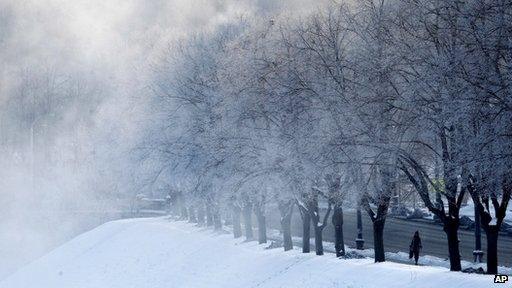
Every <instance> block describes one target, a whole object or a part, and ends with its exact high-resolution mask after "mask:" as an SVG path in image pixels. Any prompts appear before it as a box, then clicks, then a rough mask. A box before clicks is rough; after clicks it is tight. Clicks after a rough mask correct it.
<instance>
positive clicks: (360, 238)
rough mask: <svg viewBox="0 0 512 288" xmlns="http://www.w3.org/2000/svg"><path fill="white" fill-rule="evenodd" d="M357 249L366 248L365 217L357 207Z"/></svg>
mask: <svg viewBox="0 0 512 288" xmlns="http://www.w3.org/2000/svg"><path fill="white" fill-rule="evenodd" d="M356 249H358V250H363V249H364V239H363V219H362V216H361V209H360V208H357V238H356Z"/></svg>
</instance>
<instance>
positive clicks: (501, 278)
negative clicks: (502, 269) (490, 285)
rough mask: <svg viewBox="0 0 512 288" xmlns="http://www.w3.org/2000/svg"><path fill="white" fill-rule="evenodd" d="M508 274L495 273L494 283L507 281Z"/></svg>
mask: <svg viewBox="0 0 512 288" xmlns="http://www.w3.org/2000/svg"><path fill="white" fill-rule="evenodd" d="M507 281H508V275H495V276H494V283H507Z"/></svg>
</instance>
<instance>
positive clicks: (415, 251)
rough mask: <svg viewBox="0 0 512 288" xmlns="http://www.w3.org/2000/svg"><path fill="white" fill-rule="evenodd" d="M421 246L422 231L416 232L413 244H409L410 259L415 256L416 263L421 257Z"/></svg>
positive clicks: (416, 263) (415, 263)
mask: <svg viewBox="0 0 512 288" xmlns="http://www.w3.org/2000/svg"><path fill="white" fill-rule="evenodd" d="M421 248H423V247H422V246H421V238H420V232H418V231H416V232H414V236H413V237H412V241H411V245H410V246H409V259H411V258H412V257H414V265H418V259H419V258H420V250H421Z"/></svg>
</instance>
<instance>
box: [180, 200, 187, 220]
mask: <svg viewBox="0 0 512 288" xmlns="http://www.w3.org/2000/svg"><path fill="white" fill-rule="evenodd" d="M180 207H181V220H187V218H188V213H187V207H186V206H185V205H184V204H183V202H182V204H181V205H180Z"/></svg>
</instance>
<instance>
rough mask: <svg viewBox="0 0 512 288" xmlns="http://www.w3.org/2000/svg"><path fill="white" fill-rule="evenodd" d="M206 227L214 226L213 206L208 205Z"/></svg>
mask: <svg viewBox="0 0 512 288" xmlns="http://www.w3.org/2000/svg"><path fill="white" fill-rule="evenodd" d="M206 226H207V227H210V226H213V213H212V206H211V204H206Z"/></svg>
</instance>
